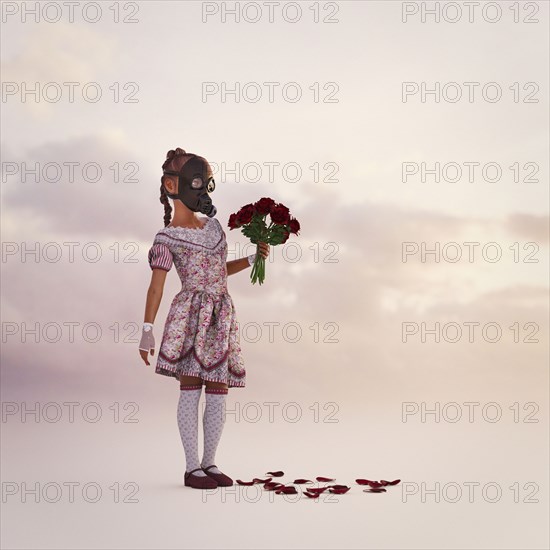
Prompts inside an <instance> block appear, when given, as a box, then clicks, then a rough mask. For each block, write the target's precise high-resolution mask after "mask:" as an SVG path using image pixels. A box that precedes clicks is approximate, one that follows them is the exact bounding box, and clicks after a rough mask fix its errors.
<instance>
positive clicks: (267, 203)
mask: <svg viewBox="0 0 550 550" xmlns="http://www.w3.org/2000/svg"><path fill="white" fill-rule="evenodd" d="M254 206H255V207H256V212H257V213H258V214H261V215H262V216H264V215H265V214H269V213H270V212H271V209H272V208H273V207H274V206H275V201H274V200H273V199H270V198H269V197H263V198H262V199H260V200H259V201H257V202H256V203H254Z"/></svg>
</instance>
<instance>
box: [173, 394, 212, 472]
mask: <svg viewBox="0 0 550 550" xmlns="http://www.w3.org/2000/svg"><path fill="white" fill-rule="evenodd" d="M201 390H202V384H197V385H185V384H180V399H179V402H178V427H179V430H180V436H181V442H182V443H183V449H184V451H185V461H186V468H185V471H186V472H190V471H191V470H194V469H195V468H200V467H201V465H200V463H199V449H198V430H199V399H200V397H201ZM193 475H194V476H199V477H201V476H205V475H206V474H205V473H204V472H202V471H200V470H199V471H198V472H193Z"/></svg>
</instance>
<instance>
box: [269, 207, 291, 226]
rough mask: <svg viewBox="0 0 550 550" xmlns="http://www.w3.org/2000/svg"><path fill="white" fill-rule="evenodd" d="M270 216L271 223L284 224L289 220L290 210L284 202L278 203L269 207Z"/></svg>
mask: <svg viewBox="0 0 550 550" xmlns="http://www.w3.org/2000/svg"><path fill="white" fill-rule="evenodd" d="M270 216H271V219H272V220H273V223H276V224H279V225H286V224H288V222H289V221H290V210H289V209H288V208H287V207H286V206H285V205H284V204H282V203H279V204H277V206H274V207H273V208H272V209H271V213H270Z"/></svg>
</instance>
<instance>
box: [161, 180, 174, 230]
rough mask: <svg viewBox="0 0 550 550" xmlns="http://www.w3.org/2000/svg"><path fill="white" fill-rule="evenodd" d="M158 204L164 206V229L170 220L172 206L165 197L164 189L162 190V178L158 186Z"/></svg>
mask: <svg viewBox="0 0 550 550" xmlns="http://www.w3.org/2000/svg"><path fill="white" fill-rule="evenodd" d="M160 202H161V203H162V204H163V205H164V227H166V226H167V225H168V224H169V223H170V220H171V219H172V206H171V205H170V201H169V200H168V197H167V196H166V189H165V188H164V184H163V183H162V178H161V184H160Z"/></svg>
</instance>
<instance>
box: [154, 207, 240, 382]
mask: <svg viewBox="0 0 550 550" xmlns="http://www.w3.org/2000/svg"><path fill="white" fill-rule="evenodd" d="M202 219H203V221H204V218H202ZM205 223H206V225H204V226H203V228H202V229H194V228H187V227H164V228H163V229H161V230H160V231H158V233H157V234H156V235H155V238H154V241H153V245H152V246H151V248H150V249H149V253H148V261H149V266H150V267H151V269H164V270H166V271H170V269H171V268H172V265H175V266H176V271H177V273H178V276H179V278H180V280H181V284H182V289H181V291H180V292H178V293H177V294H176V296H175V297H174V299H173V300H172V304H171V306H170V311H169V313H168V317H167V319H166V323H165V326H164V332H163V335H162V342H161V345H160V348H159V351H158V357H157V364H156V368H155V372H156V373H157V374H162V375H165V376H172V377H174V378H175V379H176V380H178V381H179V376H180V374H186V375H190V376H198V377H200V378H201V379H202V381H203V383H204V382H205V381H212V382H223V383H226V384H227V385H228V387H230V388H231V387H241V388H242V387H244V386H245V379H246V372H245V368H244V364H243V359H242V354H241V346H240V337H239V332H238V322H237V315H236V309H235V305H234V304H233V300H232V298H231V296H230V295H229V293H228V291H227V268H226V259H227V241H226V234H225V231H224V229H223V227H222V225H221V223H220V222H219V220H218V219H217V218H209V217H207V218H206V221H205Z"/></svg>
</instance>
